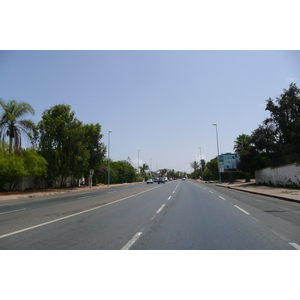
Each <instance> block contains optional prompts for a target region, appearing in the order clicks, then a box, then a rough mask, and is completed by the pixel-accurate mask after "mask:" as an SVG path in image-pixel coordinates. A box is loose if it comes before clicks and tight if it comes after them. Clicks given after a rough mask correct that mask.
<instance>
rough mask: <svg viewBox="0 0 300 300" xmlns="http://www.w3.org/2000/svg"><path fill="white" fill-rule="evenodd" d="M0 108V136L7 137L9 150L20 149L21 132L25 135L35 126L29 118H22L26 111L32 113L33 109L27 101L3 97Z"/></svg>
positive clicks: (0, 100) (15, 150)
mask: <svg viewBox="0 0 300 300" xmlns="http://www.w3.org/2000/svg"><path fill="white" fill-rule="evenodd" d="M0 108H1V109H2V112H1V114H0V136H1V137H2V140H4V139H5V137H8V139H9V151H10V152H13V151H14V152H17V151H19V150H20V149H21V141H22V133H25V134H26V135H27V134H28V133H29V132H31V131H33V129H34V126H35V125H34V123H33V122H32V121H31V120H27V119H22V118H23V117H24V116H25V115H27V114H28V113H30V114H34V109H33V108H32V106H31V105H30V104H29V103H27V102H23V101H21V102H18V101H16V100H9V101H4V100H3V99H0Z"/></svg>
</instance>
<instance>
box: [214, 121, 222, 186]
mask: <svg viewBox="0 0 300 300" xmlns="http://www.w3.org/2000/svg"><path fill="white" fill-rule="evenodd" d="M213 126H216V137H217V150H218V173H219V183H222V179H221V173H220V165H219V141H218V125H217V124H213Z"/></svg>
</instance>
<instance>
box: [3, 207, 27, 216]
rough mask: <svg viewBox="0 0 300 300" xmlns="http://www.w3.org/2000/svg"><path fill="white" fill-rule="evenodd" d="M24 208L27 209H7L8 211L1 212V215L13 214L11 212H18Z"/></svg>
mask: <svg viewBox="0 0 300 300" xmlns="http://www.w3.org/2000/svg"><path fill="white" fill-rule="evenodd" d="M23 210H26V208H22V209H17V210H10V211H7V212H3V213H0V215H6V214H11V213H14V212H18V211H23Z"/></svg>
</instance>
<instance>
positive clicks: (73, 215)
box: [0, 186, 160, 239]
mask: <svg viewBox="0 0 300 300" xmlns="http://www.w3.org/2000/svg"><path fill="white" fill-rule="evenodd" d="M159 187H160V186H157V187H154V188H151V189H149V190H146V191H143V192H140V193H137V194H134V195H131V196H128V197H125V198H121V199H119V200H116V201H113V202H110V203H107V204H103V205H99V206H97V207H94V208H90V209H87V210H83V211H81V212H78V213H75V214H72V215H69V216H65V217H62V218H58V219H55V220H52V221H49V222H45V223H41V224H37V225H34V226H31V227H27V228H24V229H21V230H17V231H13V232H10V233H7V234H3V235H1V236H0V239H3V238H5V237H8V236H11V235H14V234H18V233H21V232H24V231H28V230H31V229H34V228H38V227H42V226H45V225H49V224H52V223H55V222H59V221H61V220H65V219H68V218H72V217H75V216H78V215H81V214H84V213H87V212H90V211H93V210H96V209H99V208H102V207H105V206H108V205H112V204H114V203H117V202H121V201H123V200H126V199H129V198H132V197H135V196H138V195H141V194H144V193H147V192H149V191H151V190H154V189H157V188H159Z"/></svg>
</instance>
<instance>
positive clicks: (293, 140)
mask: <svg viewBox="0 0 300 300" xmlns="http://www.w3.org/2000/svg"><path fill="white" fill-rule="evenodd" d="M265 110H267V111H269V112H270V117H268V118H266V119H265V120H264V121H263V122H262V124H261V125H259V126H258V128H256V129H255V130H254V131H252V133H251V134H250V135H248V134H244V133H243V134H241V135H239V136H238V137H237V138H236V140H235V142H234V143H235V144H234V150H235V152H236V153H238V154H240V164H239V168H240V169H241V170H242V171H243V172H244V173H246V174H247V177H248V179H249V175H250V173H253V172H254V171H255V170H257V169H260V168H264V167H267V166H271V167H275V166H279V165H284V164H289V163H294V162H296V163H299V162H300V89H299V88H298V87H297V86H296V84H295V83H291V84H290V86H289V88H288V89H284V90H283V93H282V94H281V95H280V96H279V97H277V98H276V100H273V99H271V98H269V99H268V100H266V108H265Z"/></svg>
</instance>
